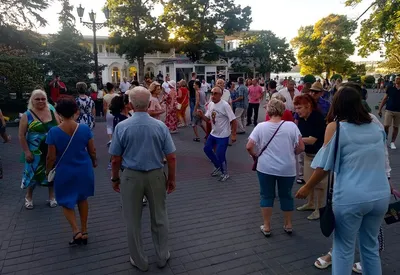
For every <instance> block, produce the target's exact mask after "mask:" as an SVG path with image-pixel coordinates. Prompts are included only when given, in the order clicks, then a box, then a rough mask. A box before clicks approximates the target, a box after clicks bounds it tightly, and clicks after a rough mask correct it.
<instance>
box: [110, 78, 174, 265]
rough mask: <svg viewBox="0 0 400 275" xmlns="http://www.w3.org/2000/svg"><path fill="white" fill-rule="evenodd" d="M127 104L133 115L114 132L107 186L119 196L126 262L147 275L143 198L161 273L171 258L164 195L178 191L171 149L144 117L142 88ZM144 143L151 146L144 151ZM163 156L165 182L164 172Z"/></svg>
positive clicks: (162, 130)
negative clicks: (124, 234)
mask: <svg viewBox="0 0 400 275" xmlns="http://www.w3.org/2000/svg"><path fill="white" fill-rule="evenodd" d="M129 101H130V104H131V107H132V108H133V110H134V113H133V115H132V117H130V118H128V119H126V120H124V121H122V122H120V123H119V124H118V125H117V126H116V127H115V130H114V134H113V137H112V142H111V146H110V150H109V152H110V154H111V155H112V177H111V181H112V185H113V189H114V190H115V191H116V192H118V193H119V192H121V195H122V206H123V212H124V216H125V220H126V224H127V233H128V234H127V235H128V247H129V253H130V256H131V258H130V262H131V264H132V265H133V266H135V267H137V268H138V269H140V270H142V271H147V270H148V260H147V257H146V256H145V254H144V248H143V244H142V235H141V217H142V198H143V196H146V197H147V200H148V203H149V206H150V215H151V234H152V237H153V243H154V247H155V251H156V257H157V262H158V266H159V267H164V266H165V265H166V264H167V261H168V260H169V258H170V253H169V251H168V216H167V211H166V207H165V201H166V193H168V194H169V193H172V192H173V191H174V190H175V187H176V183H175V170H176V169H175V167H176V156H175V145H174V142H173V141H172V138H171V135H170V133H169V131H168V128H167V126H165V124H164V123H163V122H161V121H159V120H157V119H154V118H152V117H150V116H149V114H148V113H147V109H148V106H149V103H150V92H149V91H148V90H147V89H146V88H144V87H140V86H139V87H135V88H133V89H132V90H130V91H129ZM145 142H148V143H149V144H147V146H146V144H145ZM164 156H165V157H166V159H167V163H168V177H166V176H165V174H164V172H163V166H164V163H163V158H164ZM121 170H122V173H121V178H120V176H119V174H120V171H121ZM120 186H121V189H120Z"/></svg>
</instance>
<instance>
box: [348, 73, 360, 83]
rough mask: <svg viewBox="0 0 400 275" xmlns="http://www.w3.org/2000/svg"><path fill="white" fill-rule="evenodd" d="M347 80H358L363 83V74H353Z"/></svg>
mask: <svg viewBox="0 0 400 275" xmlns="http://www.w3.org/2000/svg"><path fill="white" fill-rule="evenodd" d="M347 81H349V82H356V83H360V84H361V76H359V75H356V74H352V75H351V76H350V77H349V78H348V79H347Z"/></svg>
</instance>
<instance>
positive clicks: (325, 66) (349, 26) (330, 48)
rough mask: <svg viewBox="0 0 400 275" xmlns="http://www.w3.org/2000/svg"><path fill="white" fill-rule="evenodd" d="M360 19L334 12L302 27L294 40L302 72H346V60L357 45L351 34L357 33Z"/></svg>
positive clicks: (317, 73)
mask: <svg viewBox="0 0 400 275" xmlns="http://www.w3.org/2000/svg"><path fill="white" fill-rule="evenodd" d="M356 29H357V23H356V22H354V21H351V20H349V19H348V18H347V16H345V15H337V14H331V15H329V16H327V17H325V18H322V19H321V20H319V21H318V22H317V23H315V25H314V26H306V27H301V28H300V29H299V31H298V35H297V37H295V38H294V39H293V40H292V41H291V44H292V46H293V47H294V48H295V49H297V50H298V52H297V58H298V60H299V62H300V66H301V73H302V74H316V75H321V74H322V73H324V72H326V73H327V75H328V77H329V76H330V73H331V72H332V71H335V72H339V73H343V72H344V70H345V66H344V64H346V61H348V58H349V57H350V56H351V55H352V54H353V53H354V50H355V45H354V43H353V42H352V41H351V39H350V37H351V36H352V35H353V34H354V33H355V30H356Z"/></svg>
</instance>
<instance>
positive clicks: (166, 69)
mask: <svg viewBox="0 0 400 275" xmlns="http://www.w3.org/2000/svg"><path fill="white" fill-rule="evenodd" d="M165 72H166V73H167V74H169V66H166V67H165Z"/></svg>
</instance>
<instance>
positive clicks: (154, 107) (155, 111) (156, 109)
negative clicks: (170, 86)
mask: <svg viewBox="0 0 400 275" xmlns="http://www.w3.org/2000/svg"><path fill="white" fill-rule="evenodd" d="M149 91H150V93H151V97H150V106H149V109H148V110H147V112H148V113H149V115H150V116H151V117H153V118H155V119H158V120H160V119H161V118H160V116H161V115H162V114H163V113H165V109H164V108H163V107H161V104H160V100H159V97H160V94H161V92H162V89H161V84H160V83H158V82H153V83H151V84H150V87H149Z"/></svg>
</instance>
